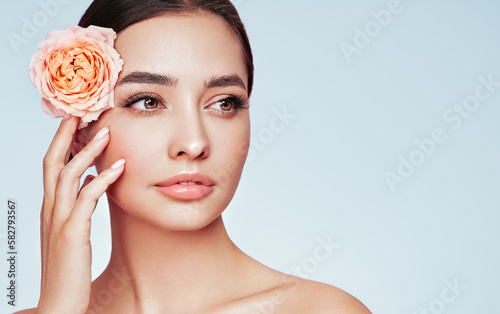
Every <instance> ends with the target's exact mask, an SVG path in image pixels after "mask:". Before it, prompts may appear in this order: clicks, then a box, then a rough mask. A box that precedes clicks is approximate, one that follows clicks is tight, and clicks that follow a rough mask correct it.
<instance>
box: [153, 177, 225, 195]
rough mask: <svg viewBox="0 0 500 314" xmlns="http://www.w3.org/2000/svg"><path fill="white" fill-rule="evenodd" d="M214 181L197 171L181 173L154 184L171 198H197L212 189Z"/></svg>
mask: <svg viewBox="0 0 500 314" xmlns="http://www.w3.org/2000/svg"><path fill="white" fill-rule="evenodd" d="M214 185H215V183H214V182H213V181H212V180H210V179H209V178H208V177H206V176H204V175H202V174H199V173H182V174H179V175H176V176H173V177H171V178H169V179H167V180H165V181H163V182H160V183H158V184H156V185H155V189H156V190H157V191H158V192H160V193H162V194H163V195H166V196H168V197H171V198H175V199H179V200H197V199H201V198H204V197H205V196H207V195H209V194H210V193H212V191H213V187H214Z"/></svg>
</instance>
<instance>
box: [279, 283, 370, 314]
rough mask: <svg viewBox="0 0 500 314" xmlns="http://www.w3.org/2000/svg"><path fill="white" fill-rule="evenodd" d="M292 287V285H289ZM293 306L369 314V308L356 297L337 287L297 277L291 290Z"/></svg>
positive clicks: (310, 311)
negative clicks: (292, 290)
mask: <svg viewBox="0 0 500 314" xmlns="http://www.w3.org/2000/svg"><path fill="white" fill-rule="evenodd" d="M289 289H294V287H289ZM292 295H293V296H294V299H295V300H300V303H299V302H298V303H297V304H295V305H294V306H295V308H302V309H304V310H307V313H349V314H370V313H371V312H370V310H368V308H367V307H366V306H365V305H364V304H363V303H362V302H361V301H359V300H358V299H357V298H355V297H354V296H352V295H351V294H349V293H347V292H345V291H344V290H342V289H339V288H337V287H334V286H331V285H328V284H325V283H321V282H317V281H312V280H306V279H298V280H297V282H296V283H295V291H294V292H292Z"/></svg>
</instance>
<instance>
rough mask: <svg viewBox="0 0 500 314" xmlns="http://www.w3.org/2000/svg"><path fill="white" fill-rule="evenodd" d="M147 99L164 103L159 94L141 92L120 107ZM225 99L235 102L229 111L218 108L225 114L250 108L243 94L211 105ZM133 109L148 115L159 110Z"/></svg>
mask: <svg viewBox="0 0 500 314" xmlns="http://www.w3.org/2000/svg"><path fill="white" fill-rule="evenodd" d="M147 99H152V100H155V101H157V102H158V103H159V104H162V103H163V100H162V98H161V97H159V96H158V95H155V94H149V93H146V94H145V93H139V94H134V95H131V96H129V97H128V98H127V99H126V100H125V101H124V102H123V105H121V106H120V107H122V108H131V107H132V106H133V105H134V104H136V103H138V102H139V101H142V100H147ZM223 101H229V102H232V103H233V107H232V108H231V110H229V111H224V110H218V109H216V110H217V111H218V112H220V114H222V115H224V116H231V115H234V114H236V112H237V111H238V110H242V109H248V100H247V99H246V98H244V97H242V96H228V97H225V98H223V99H220V100H218V101H216V102H214V103H212V104H211V105H210V106H212V105H215V104H217V103H220V102H223ZM131 109H132V110H134V111H135V112H137V113H138V114H146V115H153V114H156V113H157V112H158V110H159V109H151V110H144V109H135V108H131Z"/></svg>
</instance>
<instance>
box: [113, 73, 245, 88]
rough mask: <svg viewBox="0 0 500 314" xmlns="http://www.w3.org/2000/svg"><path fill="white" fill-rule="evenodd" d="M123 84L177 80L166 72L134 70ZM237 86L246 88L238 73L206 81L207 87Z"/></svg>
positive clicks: (167, 83) (171, 82) (166, 82)
mask: <svg viewBox="0 0 500 314" xmlns="http://www.w3.org/2000/svg"><path fill="white" fill-rule="evenodd" d="M122 84H155V85H165V86H175V85H176V84H177V80H176V79H174V78H173V77H171V76H169V75H166V74H157V73H150V72H137V71H136V72H132V73H130V74H128V75H127V76H125V77H124V78H122V79H121V80H120V81H118V83H117V85H122ZM229 86H237V87H241V88H243V89H245V90H246V86H245V83H243V80H242V79H241V77H239V76H238V75H236V74H233V75H223V76H215V77H213V78H211V79H210V80H208V81H206V82H205V87H206V88H213V87H229Z"/></svg>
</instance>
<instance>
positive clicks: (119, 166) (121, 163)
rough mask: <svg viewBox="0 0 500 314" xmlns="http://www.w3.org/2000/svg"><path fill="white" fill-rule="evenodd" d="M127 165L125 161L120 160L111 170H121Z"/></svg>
mask: <svg viewBox="0 0 500 314" xmlns="http://www.w3.org/2000/svg"><path fill="white" fill-rule="evenodd" d="M124 164H125V159H123V158H122V159H120V160H118V161H117V162H115V163H114V164H113V165H112V166H111V169H114V170H116V169H118V168H121V167H122V166H123V165H124Z"/></svg>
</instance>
